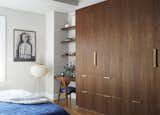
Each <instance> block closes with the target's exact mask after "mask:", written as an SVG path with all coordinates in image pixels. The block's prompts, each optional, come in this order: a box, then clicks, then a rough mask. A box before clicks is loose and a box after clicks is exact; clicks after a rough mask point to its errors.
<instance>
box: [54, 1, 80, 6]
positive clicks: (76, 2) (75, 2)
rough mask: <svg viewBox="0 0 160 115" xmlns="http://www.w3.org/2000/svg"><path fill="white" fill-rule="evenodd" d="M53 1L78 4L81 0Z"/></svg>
mask: <svg viewBox="0 0 160 115" xmlns="http://www.w3.org/2000/svg"><path fill="white" fill-rule="evenodd" d="M53 1H58V2H63V3H67V4H71V5H78V3H79V0H53Z"/></svg>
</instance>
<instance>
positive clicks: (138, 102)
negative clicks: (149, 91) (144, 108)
mask: <svg viewBox="0 0 160 115" xmlns="http://www.w3.org/2000/svg"><path fill="white" fill-rule="evenodd" d="M131 102H132V103H135V104H142V101H137V100H132V101H131Z"/></svg>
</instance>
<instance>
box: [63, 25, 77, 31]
mask: <svg viewBox="0 0 160 115" xmlns="http://www.w3.org/2000/svg"><path fill="white" fill-rule="evenodd" d="M75 28H76V26H68V27H64V28H61V30H64V31H67V30H73V29H75Z"/></svg>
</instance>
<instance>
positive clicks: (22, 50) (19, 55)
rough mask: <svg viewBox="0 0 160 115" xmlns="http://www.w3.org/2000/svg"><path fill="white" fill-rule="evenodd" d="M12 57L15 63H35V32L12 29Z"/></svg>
mask: <svg viewBox="0 0 160 115" xmlns="http://www.w3.org/2000/svg"><path fill="white" fill-rule="evenodd" d="M13 36H14V40H13V57H14V61H15V62H33V61H36V32H35V31H30V30H21V29H14V35H13Z"/></svg>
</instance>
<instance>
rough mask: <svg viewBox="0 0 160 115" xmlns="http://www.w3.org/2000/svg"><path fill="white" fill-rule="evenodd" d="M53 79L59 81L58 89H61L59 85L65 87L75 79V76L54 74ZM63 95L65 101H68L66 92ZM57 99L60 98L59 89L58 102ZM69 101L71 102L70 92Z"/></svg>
mask: <svg viewBox="0 0 160 115" xmlns="http://www.w3.org/2000/svg"><path fill="white" fill-rule="evenodd" d="M54 79H55V80H58V81H59V82H60V89H61V87H65V88H66V87H67V86H68V85H69V83H70V82H71V81H73V82H75V81H76V78H75V77H67V76H61V75H58V76H54ZM65 95H66V102H67V103H68V94H67V93H65ZM59 100H60V90H59V95H58V102H59ZM70 102H71V94H70Z"/></svg>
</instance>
